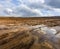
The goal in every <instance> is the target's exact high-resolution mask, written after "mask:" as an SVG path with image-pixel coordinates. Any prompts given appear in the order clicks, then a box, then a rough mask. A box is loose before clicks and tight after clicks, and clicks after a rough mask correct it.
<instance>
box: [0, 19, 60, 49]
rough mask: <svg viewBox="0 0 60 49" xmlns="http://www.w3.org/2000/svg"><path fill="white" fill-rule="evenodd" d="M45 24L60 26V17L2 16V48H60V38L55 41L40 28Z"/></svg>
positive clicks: (0, 47) (0, 42) (0, 22)
mask: <svg viewBox="0 0 60 49" xmlns="http://www.w3.org/2000/svg"><path fill="white" fill-rule="evenodd" d="M40 24H45V25H47V26H51V27H52V26H60V19H59V18H0V49H60V39H58V42H57V41H56V43H55V42H53V41H52V40H49V38H47V37H46V35H44V32H42V31H41V30H40V29H39V28H37V29H38V30H37V29H35V28H34V29H32V28H30V26H31V25H32V26H35V25H40Z"/></svg>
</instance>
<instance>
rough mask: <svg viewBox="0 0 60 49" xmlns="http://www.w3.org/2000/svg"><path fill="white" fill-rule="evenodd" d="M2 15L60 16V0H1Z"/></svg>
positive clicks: (0, 13) (0, 12) (0, 14)
mask: <svg viewBox="0 0 60 49" xmlns="http://www.w3.org/2000/svg"><path fill="white" fill-rule="evenodd" d="M0 16H18V17H43V16H44V17H46V16H48V17H49V16H60V0H0Z"/></svg>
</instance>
